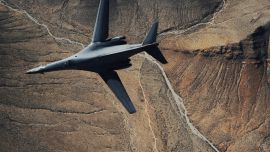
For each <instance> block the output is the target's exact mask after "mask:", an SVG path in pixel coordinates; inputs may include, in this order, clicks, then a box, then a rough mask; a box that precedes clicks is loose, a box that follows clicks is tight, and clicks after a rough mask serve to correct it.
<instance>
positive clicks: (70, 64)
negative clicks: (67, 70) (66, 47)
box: [65, 60, 73, 66]
mask: <svg viewBox="0 0 270 152" xmlns="http://www.w3.org/2000/svg"><path fill="white" fill-rule="evenodd" d="M72 63H73V62H72V61H71V60H68V61H66V62H65V65H66V66H72Z"/></svg>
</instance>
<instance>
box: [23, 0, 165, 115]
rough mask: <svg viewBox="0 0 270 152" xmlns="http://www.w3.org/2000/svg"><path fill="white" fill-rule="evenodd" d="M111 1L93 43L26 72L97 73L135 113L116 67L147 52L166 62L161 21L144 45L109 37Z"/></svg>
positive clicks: (104, 1)
mask: <svg viewBox="0 0 270 152" xmlns="http://www.w3.org/2000/svg"><path fill="white" fill-rule="evenodd" d="M108 22H109V0H101V1H100V4H99V9H98V14H97V19H96V24H95V28H94V33H93V37H92V42H91V44H90V45H88V46H87V47H85V48H84V49H82V50H81V51H79V52H78V53H76V54H74V55H72V56H70V57H68V58H65V59H63V60H60V61H55V62H52V63H49V64H47V65H41V66H39V67H36V68H33V69H31V70H29V71H27V72H26V73H27V74H35V73H45V72H50V71H57V70H76V69H77V70H86V71H92V72H96V73H98V74H99V75H100V76H101V78H102V79H103V80H104V81H105V83H106V84H107V85H108V86H109V88H110V89H111V90H112V92H113V93H114V94H115V96H116V97H117V98H118V99H119V100H120V101H121V103H122V104H123V106H124V107H125V108H126V109H127V111H128V112H129V113H135V112H136V109H135V107H134V105H133V104H132V102H131V100H130V98H129V96H128V94H127V92H126V90H125V88H124V86H123V84H122V82H121V80H120V78H119V76H118V75H117V73H116V72H115V71H114V70H119V69H124V68H127V67H130V66H131V64H130V59H129V58H130V57H131V56H133V55H135V54H137V53H140V52H142V51H146V52H147V53H148V54H150V55H151V56H153V57H154V58H156V59H157V60H158V61H160V62H161V63H167V61H166V59H165V58H164V56H163V55H162V54H161V52H160V50H159V49H158V47H157V45H158V43H157V42H156V37H157V28H158V22H155V23H154V24H153V25H152V27H151V29H150V31H149V33H148V35H147V36H146V38H145V40H144V41H143V43H142V44H126V41H125V37H124V36H119V37H114V38H110V39H108V30H109V26H108V25H109V24H108Z"/></svg>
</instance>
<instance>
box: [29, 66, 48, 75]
mask: <svg viewBox="0 0 270 152" xmlns="http://www.w3.org/2000/svg"><path fill="white" fill-rule="evenodd" d="M43 69H44V66H42V65H41V66H39V67H36V68H33V69H31V70H28V71H27V72H26V74H36V73H43Z"/></svg>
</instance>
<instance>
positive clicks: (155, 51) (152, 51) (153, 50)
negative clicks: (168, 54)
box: [145, 45, 168, 64]
mask: <svg viewBox="0 0 270 152" xmlns="http://www.w3.org/2000/svg"><path fill="white" fill-rule="evenodd" d="M145 51H146V52H147V54H149V55H151V56H152V57H153V58H155V59H156V60H158V61H159V62H160V63H162V64H166V63H168V61H167V60H166V59H165V57H164V56H163V54H162V53H161V51H160V49H159V48H158V47H157V46H156V45H154V46H150V47H147V48H145Z"/></svg>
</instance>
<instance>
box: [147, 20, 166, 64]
mask: <svg viewBox="0 0 270 152" xmlns="http://www.w3.org/2000/svg"><path fill="white" fill-rule="evenodd" d="M157 29H158V22H155V23H153V25H152V27H151V29H150V31H149V32H148V34H147V36H146V38H145V39H144V41H143V43H142V45H145V46H146V45H147V46H146V47H145V48H144V50H145V51H146V52H147V53H148V54H149V55H151V56H152V57H153V58H155V59H156V60H158V61H159V62H161V63H163V64H166V63H168V62H167V60H166V59H165V57H164V56H163V54H162V53H161V51H160V49H159V48H158V47H157V46H158V43H156V39H157Z"/></svg>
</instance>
